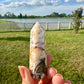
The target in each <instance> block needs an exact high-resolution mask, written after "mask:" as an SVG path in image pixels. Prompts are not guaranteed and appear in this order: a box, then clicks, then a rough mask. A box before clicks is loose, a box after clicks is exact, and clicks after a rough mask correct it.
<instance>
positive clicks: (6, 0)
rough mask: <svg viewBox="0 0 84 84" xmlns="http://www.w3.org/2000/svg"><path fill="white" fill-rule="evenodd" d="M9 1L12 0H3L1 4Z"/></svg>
mask: <svg viewBox="0 0 84 84" xmlns="http://www.w3.org/2000/svg"><path fill="white" fill-rule="evenodd" d="M9 1H11V0H3V1H1V2H9Z"/></svg>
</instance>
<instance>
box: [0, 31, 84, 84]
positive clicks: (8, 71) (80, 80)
mask: <svg viewBox="0 0 84 84" xmlns="http://www.w3.org/2000/svg"><path fill="white" fill-rule="evenodd" d="M72 32H73V31H72V30H67V31H46V52H47V53H50V54H52V56H53V58H52V62H51V64H50V67H54V68H56V69H57V70H58V73H61V74H62V75H63V77H64V80H65V79H68V80H70V81H71V82H72V84H84V30H80V31H79V34H74V33H72ZM29 43H30V32H0V84H21V77H20V74H19V71H18V65H24V66H26V67H28V65H29Z"/></svg>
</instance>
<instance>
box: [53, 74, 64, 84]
mask: <svg viewBox="0 0 84 84" xmlns="http://www.w3.org/2000/svg"><path fill="white" fill-rule="evenodd" d="M52 84H64V82H63V77H62V76H61V75H60V74H56V75H55V76H54V77H53V78H52Z"/></svg>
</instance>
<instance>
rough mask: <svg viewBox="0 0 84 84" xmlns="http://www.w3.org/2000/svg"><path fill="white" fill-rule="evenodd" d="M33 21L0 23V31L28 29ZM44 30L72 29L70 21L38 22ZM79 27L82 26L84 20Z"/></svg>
mask: <svg viewBox="0 0 84 84" xmlns="http://www.w3.org/2000/svg"><path fill="white" fill-rule="evenodd" d="M34 24H35V23H18V22H9V23H0V31H28V30H30V29H31V28H32V27H33V25H34ZM40 24H41V26H42V27H43V28H44V29H45V30H61V29H72V24H73V23H71V22H52V23H50V22H49V23H47V22H46V23H40ZM80 28H84V22H83V23H82V24H81V26H80Z"/></svg>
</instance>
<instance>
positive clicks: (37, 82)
mask: <svg viewBox="0 0 84 84" xmlns="http://www.w3.org/2000/svg"><path fill="white" fill-rule="evenodd" d="M51 59H52V56H51V55H50V54H48V55H47V67H48V66H49V64H50V62H51ZM18 68H19V72H20V74H21V77H22V84H71V83H70V81H69V80H66V81H65V82H63V77H62V76H61V75H60V74H58V73H57V70H56V69H55V68H48V69H47V75H46V77H45V78H44V79H34V78H32V76H31V74H30V71H29V70H28V69H27V68H26V67H25V66H18Z"/></svg>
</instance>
